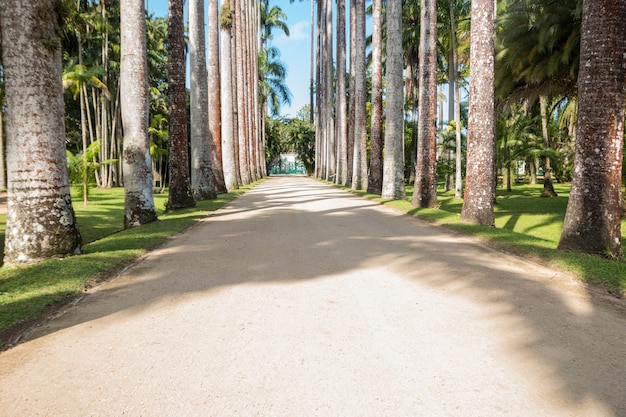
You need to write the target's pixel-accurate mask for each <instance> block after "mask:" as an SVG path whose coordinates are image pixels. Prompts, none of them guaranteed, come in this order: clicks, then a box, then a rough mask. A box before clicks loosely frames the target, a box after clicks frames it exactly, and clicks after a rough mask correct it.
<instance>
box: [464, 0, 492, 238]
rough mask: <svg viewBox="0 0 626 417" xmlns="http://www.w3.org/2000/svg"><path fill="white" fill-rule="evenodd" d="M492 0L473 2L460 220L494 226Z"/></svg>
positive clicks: (476, 0)
mask: <svg viewBox="0 0 626 417" xmlns="http://www.w3.org/2000/svg"><path fill="white" fill-rule="evenodd" d="M494 17H495V9H494V1H493V0H474V1H472V9H471V18H472V28H471V35H470V36H471V50H470V109H469V123H468V138H467V178H466V185H465V200H464V201H463V208H462V209H461V221H463V222H467V223H474V224H478V225H483V226H493V225H494V222H495V218H494V211H493V210H494V207H493V206H494V204H495V199H496V184H495V164H496V151H495V149H496V139H495V134H496V124H495V110H494V91H495V90H494V38H495V29H494Z"/></svg>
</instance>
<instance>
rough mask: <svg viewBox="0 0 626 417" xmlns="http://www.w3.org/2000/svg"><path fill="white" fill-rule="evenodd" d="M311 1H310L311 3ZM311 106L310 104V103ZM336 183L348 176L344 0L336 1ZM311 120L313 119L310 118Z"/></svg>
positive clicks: (343, 181)
mask: <svg viewBox="0 0 626 417" xmlns="http://www.w3.org/2000/svg"><path fill="white" fill-rule="evenodd" d="M312 3H313V2H311V4H312ZM311 107H312V104H311ZM335 113H336V116H335V117H336V120H335V124H336V129H337V130H336V132H337V178H336V180H335V182H336V183H337V184H345V183H346V178H347V177H348V170H349V167H348V123H347V120H346V118H347V102H346V2H345V0H338V1H337V103H336V109H335ZM311 122H313V120H312V119H311Z"/></svg>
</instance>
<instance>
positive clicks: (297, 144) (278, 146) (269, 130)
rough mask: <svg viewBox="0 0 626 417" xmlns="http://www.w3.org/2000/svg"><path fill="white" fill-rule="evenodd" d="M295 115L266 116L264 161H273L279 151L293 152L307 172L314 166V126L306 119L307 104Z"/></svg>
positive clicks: (311, 170)
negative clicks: (293, 116)
mask: <svg viewBox="0 0 626 417" xmlns="http://www.w3.org/2000/svg"><path fill="white" fill-rule="evenodd" d="M298 115H299V116H297V117H295V118H293V119H289V118H275V119H274V118H269V117H268V118H266V121H265V138H266V146H265V161H266V163H267V164H269V163H271V162H272V161H274V160H275V159H276V158H278V156H279V155H280V154H281V153H286V152H295V153H296V155H297V157H298V159H299V160H300V161H302V163H303V164H304V166H305V167H306V169H307V172H309V173H311V172H313V168H314V166H315V128H314V126H313V125H312V124H311V123H310V122H309V119H308V106H305V107H304V108H303V109H301V110H300V111H299V112H298Z"/></svg>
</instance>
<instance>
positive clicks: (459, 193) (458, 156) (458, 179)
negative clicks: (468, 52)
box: [450, 0, 463, 198]
mask: <svg viewBox="0 0 626 417" xmlns="http://www.w3.org/2000/svg"><path fill="white" fill-rule="evenodd" d="M454 6H455V0H450V37H451V46H450V49H451V52H450V85H451V87H452V88H453V90H452V91H454V99H453V100H452V93H451V94H450V97H451V100H450V101H451V102H453V103H454V105H453V106H451V108H450V111H451V113H450V114H454V127H455V139H456V140H455V151H454V154H455V158H454V159H455V175H454V197H455V198H463V172H462V171H463V143H462V136H461V89H460V88H459V83H458V82H457V72H458V66H459V65H458V51H457V41H456V17H455V13H454Z"/></svg>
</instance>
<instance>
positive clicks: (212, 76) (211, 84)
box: [207, 0, 227, 193]
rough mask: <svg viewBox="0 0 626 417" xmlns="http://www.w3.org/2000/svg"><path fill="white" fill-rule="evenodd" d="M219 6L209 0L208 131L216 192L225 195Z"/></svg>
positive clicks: (215, 0) (216, 0) (215, 1)
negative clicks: (211, 147) (211, 142)
mask: <svg viewBox="0 0 626 417" xmlns="http://www.w3.org/2000/svg"><path fill="white" fill-rule="evenodd" d="M219 33H220V27H219V5H218V0H209V3H208V25H207V37H208V39H207V43H208V49H207V55H208V67H207V72H208V109H209V113H208V117H209V130H210V131H211V137H212V139H213V153H212V156H213V160H212V162H213V164H212V166H213V174H214V176H215V186H216V187H217V192H219V193H225V192H226V191H227V190H226V184H225V183H224V168H223V167H222V130H221V126H220V125H221V122H222V117H221V116H222V115H221V110H220V108H221V100H220V57H219V50H220V49H219V42H220V40H219Z"/></svg>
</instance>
